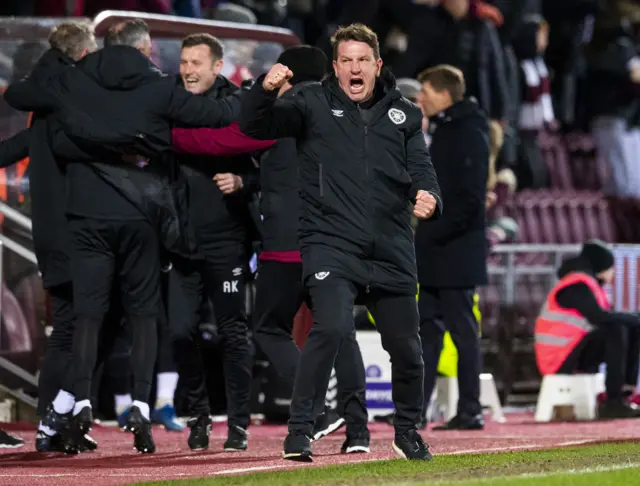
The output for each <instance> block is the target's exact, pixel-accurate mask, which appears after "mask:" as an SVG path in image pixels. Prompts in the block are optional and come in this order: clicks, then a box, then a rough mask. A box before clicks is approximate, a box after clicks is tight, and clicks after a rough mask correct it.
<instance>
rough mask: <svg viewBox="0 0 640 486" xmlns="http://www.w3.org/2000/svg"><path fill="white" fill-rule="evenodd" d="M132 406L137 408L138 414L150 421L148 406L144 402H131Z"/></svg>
mask: <svg viewBox="0 0 640 486" xmlns="http://www.w3.org/2000/svg"><path fill="white" fill-rule="evenodd" d="M133 406H134V407H138V408H139V409H140V413H141V414H142V416H143V417H144V418H146V419H147V420H150V418H149V404H148V403H144V402H139V401H138V400H134V401H133Z"/></svg>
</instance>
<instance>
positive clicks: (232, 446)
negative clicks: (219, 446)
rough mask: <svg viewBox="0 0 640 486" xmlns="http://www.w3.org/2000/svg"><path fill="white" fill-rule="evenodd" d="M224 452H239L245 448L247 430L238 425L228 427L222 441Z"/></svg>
mask: <svg viewBox="0 0 640 486" xmlns="http://www.w3.org/2000/svg"><path fill="white" fill-rule="evenodd" d="M224 450H225V452H240V451H246V450H247V431H246V430H245V429H243V428H242V427H240V426H239V425H232V426H231V427H229V434H228V435H227V440H226V442H225V443H224Z"/></svg>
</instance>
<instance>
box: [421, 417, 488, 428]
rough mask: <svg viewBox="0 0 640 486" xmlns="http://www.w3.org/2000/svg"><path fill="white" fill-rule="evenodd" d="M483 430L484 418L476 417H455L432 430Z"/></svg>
mask: <svg viewBox="0 0 640 486" xmlns="http://www.w3.org/2000/svg"><path fill="white" fill-rule="evenodd" d="M482 429H484V417H483V415H482V414H481V413H479V414H478V415H472V416H470V415H456V416H455V417H453V418H452V419H451V420H449V421H448V422H447V423H446V424H444V425H438V426H437V427H434V428H433V429H432V430H482Z"/></svg>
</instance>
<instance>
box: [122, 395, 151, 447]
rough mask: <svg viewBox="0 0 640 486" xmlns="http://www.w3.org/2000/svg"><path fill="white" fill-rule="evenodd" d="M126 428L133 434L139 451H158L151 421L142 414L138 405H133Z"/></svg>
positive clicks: (134, 444) (134, 443) (134, 442)
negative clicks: (152, 433)
mask: <svg viewBox="0 0 640 486" xmlns="http://www.w3.org/2000/svg"><path fill="white" fill-rule="evenodd" d="M124 430H125V431H126V432H131V433H132V434H133V446H134V447H135V448H136V450H137V451H138V452H142V453H143V454H153V453H154V452H155V451H156V444H155V442H154V441H153V436H152V435H151V421H150V420H148V419H146V418H144V417H143V416H142V412H141V411H140V409H139V408H138V407H135V406H134V407H131V412H129V416H128V417H127V425H125V426H124Z"/></svg>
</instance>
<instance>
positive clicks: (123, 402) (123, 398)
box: [115, 393, 133, 415]
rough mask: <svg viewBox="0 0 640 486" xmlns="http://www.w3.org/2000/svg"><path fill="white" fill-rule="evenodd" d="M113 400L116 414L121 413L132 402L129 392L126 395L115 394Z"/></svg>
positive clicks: (129, 406)
mask: <svg viewBox="0 0 640 486" xmlns="http://www.w3.org/2000/svg"><path fill="white" fill-rule="evenodd" d="M115 401H116V414H117V415H122V414H123V413H124V412H125V411H126V410H127V408H131V404H132V403H133V401H132V400H131V394H129V393H127V394H126V395H115Z"/></svg>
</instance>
